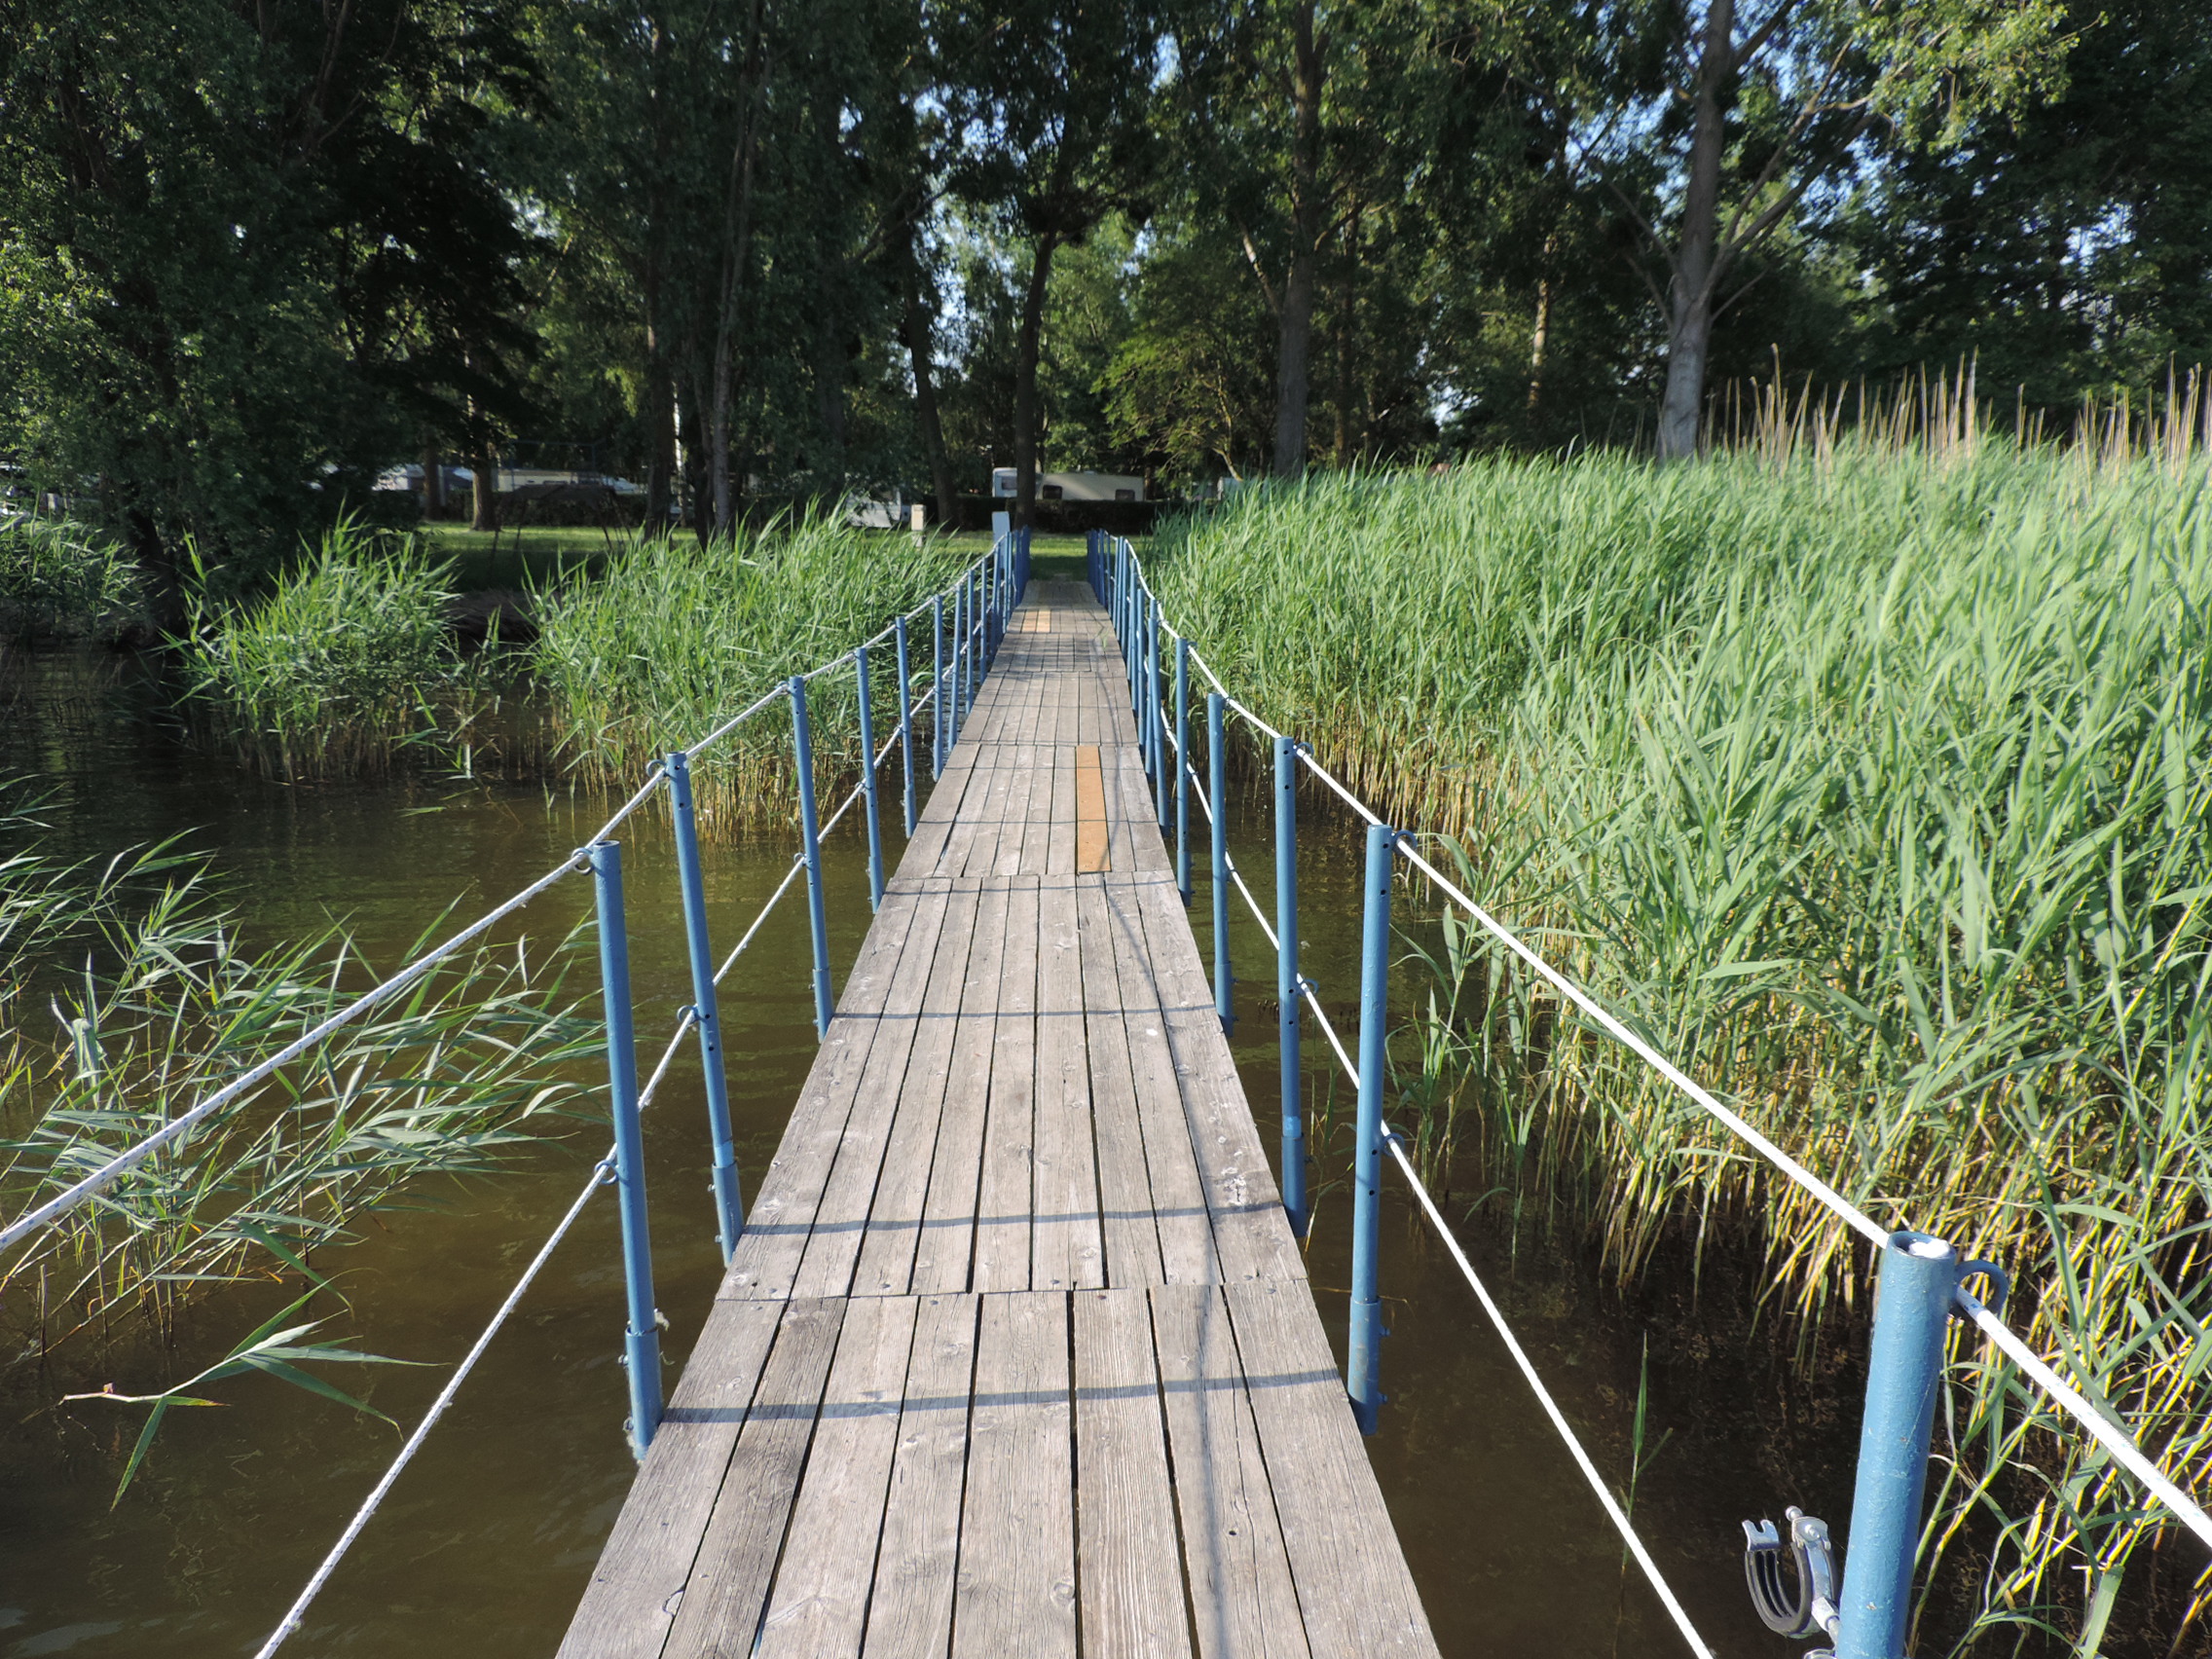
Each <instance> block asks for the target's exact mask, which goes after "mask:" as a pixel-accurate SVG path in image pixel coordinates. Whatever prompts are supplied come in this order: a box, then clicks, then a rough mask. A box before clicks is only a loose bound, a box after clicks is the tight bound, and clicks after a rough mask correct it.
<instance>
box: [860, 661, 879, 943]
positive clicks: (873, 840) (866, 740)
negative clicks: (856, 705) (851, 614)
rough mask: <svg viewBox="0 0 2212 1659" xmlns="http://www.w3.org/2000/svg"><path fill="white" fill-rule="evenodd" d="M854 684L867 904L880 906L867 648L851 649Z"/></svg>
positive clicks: (877, 812) (877, 834) (870, 906)
mask: <svg viewBox="0 0 2212 1659" xmlns="http://www.w3.org/2000/svg"><path fill="white" fill-rule="evenodd" d="M853 685H854V689H855V690H856V691H858V692H859V693H860V704H861V811H862V813H863V814H864V815H866V819H867V907H868V908H869V909H871V910H879V909H881V908H882V907H883V817H882V812H881V802H880V801H879V800H878V799H877V798H876V782H875V716H874V711H873V710H872V709H870V708H869V706H868V683H867V647H866V645H857V646H855V647H854V649H853Z"/></svg>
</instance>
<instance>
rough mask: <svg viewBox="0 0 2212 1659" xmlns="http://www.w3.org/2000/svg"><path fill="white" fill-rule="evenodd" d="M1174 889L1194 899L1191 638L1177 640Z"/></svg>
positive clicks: (1186, 903)
mask: <svg viewBox="0 0 2212 1659" xmlns="http://www.w3.org/2000/svg"><path fill="white" fill-rule="evenodd" d="M1175 890H1176V891H1177V892H1179V893H1180V894H1182V895H1183V903H1184V906H1185V907H1186V908H1188V907H1189V905H1190V903H1191V642H1190V641H1188V640H1177V641H1176V642H1175Z"/></svg>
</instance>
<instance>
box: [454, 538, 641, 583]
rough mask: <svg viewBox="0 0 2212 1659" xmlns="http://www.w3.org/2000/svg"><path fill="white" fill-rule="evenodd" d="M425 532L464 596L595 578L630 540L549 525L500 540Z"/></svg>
mask: <svg viewBox="0 0 2212 1659" xmlns="http://www.w3.org/2000/svg"><path fill="white" fill-rule="evenodd" d="M423 532H424V539H425V540H427V541H428V543H429V546H430V550H431V552H432V553H434V554H435V555H437V556H438V557H439V558H442V559H451V560H452V561H453V565H454V586H455V587H457V588H459V589H460V590H461V592H463V593H479V592H482V591H483V590H485V589H487V588H519V587H528V586H531V585H532V584H534V583H536V582H539V581H544V580H547V579H549V578H551V577H555V576H559V575H562V574H564V573H566V572H568V571H578V570H581V571H594V572H596V571H598V569H599V567H600V566H601V565H603V564H604V563H605V562H606V559H607V554H608V550H609V549H610V548H614V547H619V546H620V545H622V543H623V541H624V540H626V539H627V537H626V536H624V535H622V533H620V532H608V531H604V530H599V529H597V528H584V529H569V528H565V527H559V526H545V525H538V526H531V527H528V528H526V529H522V530H502V531H499V532H498V533H497V534H495V533H493V532H491V531H488V530H467V529H464V528H462V527H461V526H460V525H452V524H427V525H424V527H423Z"/></svg>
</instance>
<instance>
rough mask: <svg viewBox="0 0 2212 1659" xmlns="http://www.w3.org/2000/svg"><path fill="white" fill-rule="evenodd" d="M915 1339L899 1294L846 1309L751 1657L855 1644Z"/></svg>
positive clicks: (806, 1658)
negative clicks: (820, 1408)
mask: <svg viewBox="0 0 2212 1659" xmlns="http://www.w3.org/2000/svg"><path fill="white" fill-rule="evenodd" d="M913 1346H914V1304H913V1303H912V1302H911V1301H910V1300H908V1299H907V1298H905V1297H903V1296H874V1297H862V1298H860V1299H859V1300H858V1301H856V1302H854V1303H852V1304H851V1305H850V1306H849V1307H848V1308H847V1309H846V1311H845V1322H844V1326H843V1328H842V1329H841V1330H840V1331H839V1333H838V1336H837V1357H836V1360H835V1362H834V1363H833V1364H832V1365H831V1366H830V1386H829V1390H828V1391H827V1392H826V1393H825V1394H824V1395H823V1397H822V1415H821V1421H820V1424H819V1425H818V1426H817V1427H816V1429H815V1431H814V1445H813V1446H812V1448H811V1449H810V1450H809V1451H808V1453H807V1457H806V1476H805V1480H804V1482H803V1484H802V1485H801V1486H800V1487H799V1492H798V1500H797V1502H796V1503H795V1504H794V1505H793V1510H792V1524H791V1536H790V1538H789V1539H788V1540H787V1541H786V1543H785V1546H784V1555H783V1563H782V1565H781V1566H780V1567H778V1568H777V1571H776V1584H775V1590H774V1593H773V1594H772V1595H771V1596H770V1597H769V1599H768V1614H767V1617H766V1618H764V1619H762V1620H761V1622H760V1640H759V1643H758V1645H756V1647H755V1648H754V1650H753V1651H754V1652H755V1653H756V1655H758V1656H759V1659H784V1656H786V1655H788V1656H789V1659H820V1656H821V1655H823V1654H826V1653H857V1652H858V1651H859V1650H860V1644H861V1633H862V1631H863V1629H865V1628H866V1622H867V1598H868V1586H869V1584H870V1583H871V1582H872V1580H873V1579H874V1576H875V1554H876V1544H877V1541H878V1539H879V1538H880V1537H881V1535H882V1531H883V1510H884V1501H885V1497H886V1494H887V1491H888V1488H889V1485H890V1480H891V1463H892V1457H893V1455H894V1454H895V1453H896V1451H897V1450H898V1443H899V1416H900V1403H901V1401H902V1400H903V1397H904V1395H905V1387H906V1370H907V1362H908V1359H909V1358H910V1356H911V1353H912V1349H913Z"/></svg>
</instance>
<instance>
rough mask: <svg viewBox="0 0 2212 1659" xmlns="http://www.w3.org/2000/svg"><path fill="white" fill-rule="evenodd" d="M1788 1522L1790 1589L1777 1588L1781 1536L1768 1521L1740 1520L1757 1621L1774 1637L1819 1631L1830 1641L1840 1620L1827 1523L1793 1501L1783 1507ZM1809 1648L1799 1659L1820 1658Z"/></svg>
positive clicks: (1820, 1653) (1822, 1656)
mask: <svg viewBox="0 0 2212 1659" xmlns="http://www.w3.org/2000/svg"><path fill="white" fill-rule="evenodd" d="M1783 1515H1784V1516H1785V1517H1786V1518H1787V1519H1788V1523H1789V1551H1790V1554H1791V1556H1792V1557H1794V1558H1795V1561H1796V1567H1797V1571H1796V1581H1797V1582H1796V1589H1795V1593H1794V1594H1789V1593H1787V1592H1785V1591H1784V1589H1783V1571H1782V1539H1781V1538H1780V1537H1779V1536H1778V1535H1777V1534H1776V1532H1775V1530H1774V1523H1773V1522H1772V1521H1747V1522H1745V1523H1744V1582H1745V1583H1746V1584H1747V1585H1749V1586H1750V1587H1751V1606H1752V1608H1753V1610H1754V1611H1756V1612H1757V1614H1758V1615H1759V1622H1760V1623H1761V1624H1763V1625H1765V1626H1766V1628H1767V1629H1769V1630H1771V1631H1773V1632H1774V1633H1775V1634H1776V1635H1777V1636H1786V1637H1789V1638H1791V1639H1793V1640H1794V1639H1796V1638H1799V1637H1807V1636H1820V1635H1823V1634H1825V1635H1826V1636H1827V1637H1828V1638H1829V1639H1830V1640H1831V1641H1832V1640H1833V1639H1834V1637H1835V1634H1836V1629H1837V1627H1838V1625H1839V1624H1840V1623H1841V1622H1842V1615H1841V1614H1840V1613H1839V1612H1838V1611H1837V1608H1836V1602H1835V1591H1836V1577H1835V1543H1834V1540H1832V1539H1831V1538H1830V1537H1829V1536H1828V1524H1827V1523H1826V1522H1825V1521H1823V1520H1821V1519H1820V1518H1819V1517H1818V1516H1815V1515H1808V1514H1806V1513H1805V1512H1804V1511H1803V1510H1802V1509H1799V1508H1798V1507H1797V1506H1796V1505H1795V1504H1791V1505H1790V1506H1789V1507H1788V1509H1786V1510H1784V1511H1783ZM1828 1651H1829V1650H1828V1649H1826V1648H1825V1647H1823V1648H1815V1649H1814V1650H1813V1651H1812V1652H1810V1653H1808V1654H1806V1655H1805V1659H1825V1655H1826V1654H1827V1653H1828Z"/></svg>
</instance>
